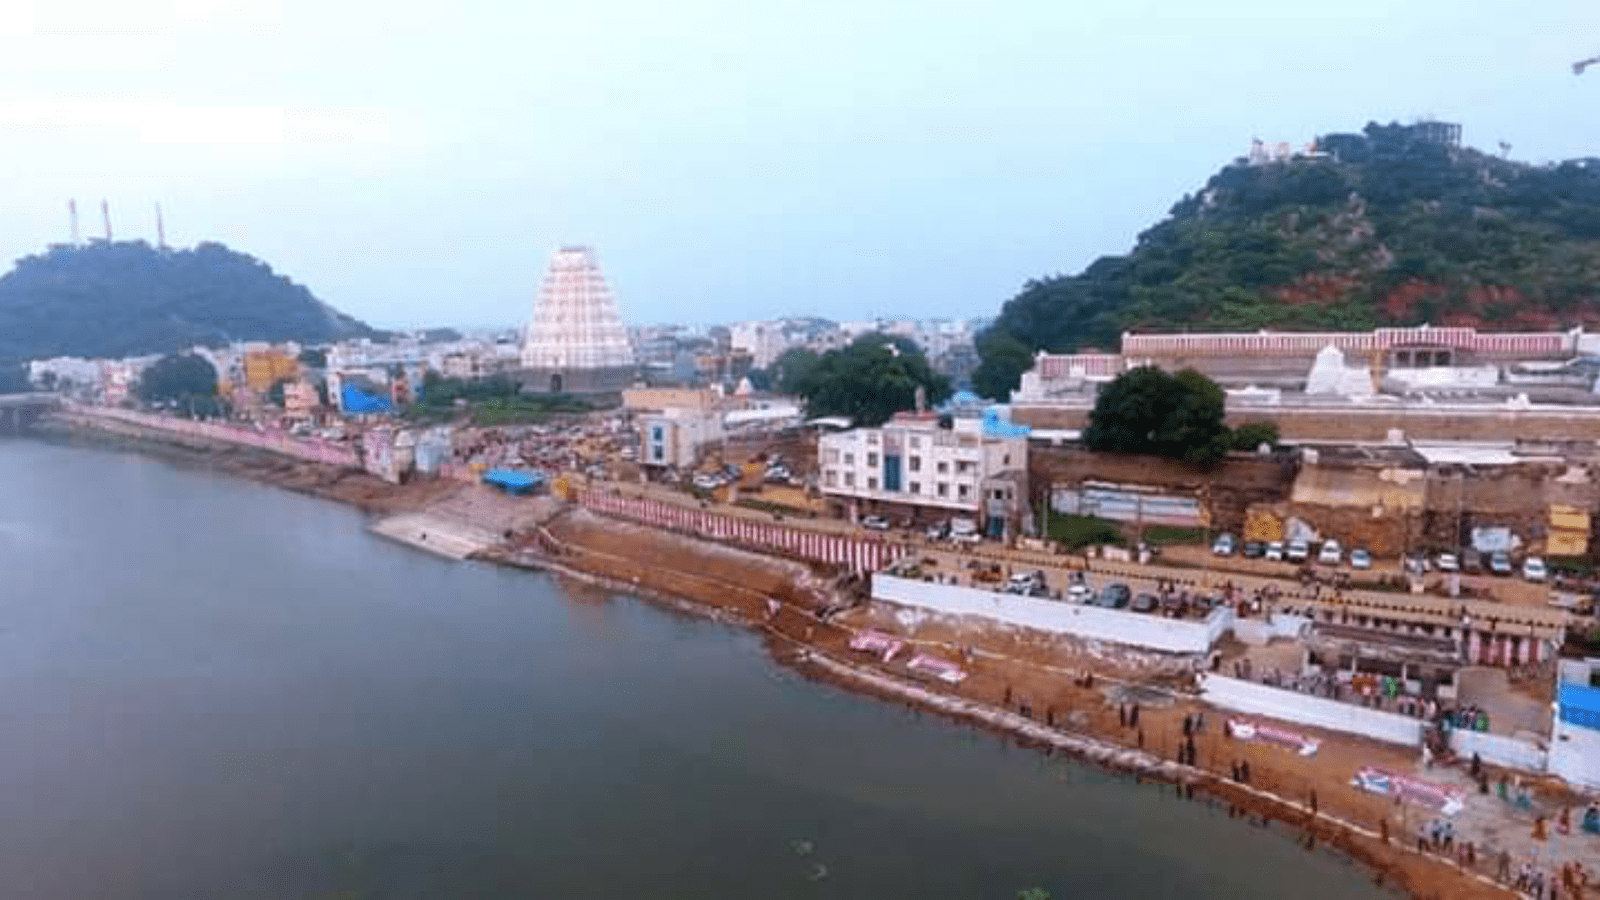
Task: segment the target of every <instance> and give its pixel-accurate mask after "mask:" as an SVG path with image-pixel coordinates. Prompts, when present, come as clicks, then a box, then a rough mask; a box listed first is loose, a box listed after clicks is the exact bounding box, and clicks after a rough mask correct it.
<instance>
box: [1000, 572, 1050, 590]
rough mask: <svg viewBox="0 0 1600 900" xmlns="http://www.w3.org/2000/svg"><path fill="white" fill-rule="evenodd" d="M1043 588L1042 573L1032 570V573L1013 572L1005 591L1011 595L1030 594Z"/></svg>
mask: <svg viewBox="0 0 1600 900" xmlns="http://www.w3.org/2000/svg"><path fill="white" fill-rule="evenodd" d="M1043 588H1044V572H1043V570H1040V569H1034V570H1033V571H1032V572H1014V573H1012V575H1011V580H1010V581H1009V582H1008V583H1007V584H1006V590H1008V591H1010V592H1011V593H1013V594H1031V593H1033V592H1034V591H1037V590H1042V589H1043Z"/></svg>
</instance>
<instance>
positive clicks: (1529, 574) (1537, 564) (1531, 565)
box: [1522, 556, 1550, 581]
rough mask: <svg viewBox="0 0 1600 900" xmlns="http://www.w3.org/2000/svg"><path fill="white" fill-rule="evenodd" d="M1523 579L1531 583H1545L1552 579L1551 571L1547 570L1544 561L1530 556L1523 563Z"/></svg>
mask: <svg viewBox="0 0 1600 900" xmlns="http://www.w3.org/2000/svg"><path fill="white" fill-rule="evenodd" d="M1522 577H1523V578H1526V579H1528V580H1529V581H1543V580H1545V579H1546V578H1549V577H1550V570H1549V569H1547V568H1545V565H1544V560H1543V559H1540V558H1539V557H1537V556H1530V557H1528V558H1527V559H1525V560H1523V561H1522Z"/></svg>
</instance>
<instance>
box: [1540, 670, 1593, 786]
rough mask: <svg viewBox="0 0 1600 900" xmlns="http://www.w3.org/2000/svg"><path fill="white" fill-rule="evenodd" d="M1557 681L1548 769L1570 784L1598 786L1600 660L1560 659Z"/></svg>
mask: <svg viewBox="0 0 1600 900" xmlns="http://www.w3.org/2000/svg"><path fill="white" fill-rule="evenodd" d="M1556 682H1557V684H1556V701H1555V704H1554V706H1555V723H1554V724H1555V727H1554V729H1553V730H1552V733H1551V735H1550V761H1549V767H1550V771H1551V772H1553V773H1555V774H1556V775H1560V776H1561V777H1562V778H1565V779H1566V780H1567V781H1568V782H1569V783H1571V784H1575V785H1581V786H1583V787H1587V788H1600V660H1595V659H1588V660H1577V659H1564V660H1561V661H1560V662H1559V663H1558V665H1557V670H1556Z"/></svg>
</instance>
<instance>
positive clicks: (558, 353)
mask: <svg viewBox="0 0 1600 900" xmlns="http://www.w3.org/2000/svg"><path fill="white" fill-rule="evenodd" d="M522 369H523V371H522V373H521V374H522V389H523V390H525V391H531V392H535V393H546V392H548V393H601V392H610V391H620V390H622V389H623V388H626V387H628V386H630V385H631V384H632V383H633V380H634V376H635V373H636V370H637V367H636V365H635V362H634V355H633V346H632V345H631V344H629V343H628V329H627V328H626V327H625V326H624V325H623V324H622V317H621V316H619V315H618V314H617V303H616V300H615V298H613V297H612V296H611V289H610V287H608V286H607V285H606V278H605V275H604V274H603V273H601V271H600V262H599V260H598V259H597V258H596V257H595V253H594V251H593V250H592V249H590V248H588V247H562V248H561V249H559V250H557V251H556V253H555V256H553V257H551V259H550V268H549V270H548V271H547V272H546V273H545V276H544V284H543V286H541V287H540V289H539V298H538V300H537V301H536V302H535V303H534V306H533V321H531V322H530V323H529V324H528V331H527V334H526V336H525V337H524V339H523V343H522Z"/></svg>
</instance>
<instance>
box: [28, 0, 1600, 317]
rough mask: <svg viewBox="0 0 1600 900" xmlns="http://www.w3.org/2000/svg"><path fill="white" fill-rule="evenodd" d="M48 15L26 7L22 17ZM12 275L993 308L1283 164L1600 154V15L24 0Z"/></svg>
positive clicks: (677, 300) (760, 307)
mask: <svg viewBox="0 0 1600 900" xmlns="http://www.w3.org/2000/svg"><path fill="white" fill-rule="evenodd" d="M19 6H20V10H19ZM6 7H7V12H6V15H5V16H4V17H0V134H4V135H5V149H6V161H7V164H8V166H9V168H10V170H11V177H10V178H8V179H7V192H8V193H9V197H8V200H9V202H8V203H7V204H6V212H7V214H6V215H4V216H3V217H0V258H3V259H5V260H14V259H16V258H19V257H21V256H25V255H27V254H30V253H36V252H39V251H41V250H43V249H44V248H45V247H46V246H47V245H48V244H50V243H55V242H59V241H64V240H66V239H67V237H68V234H69V224H68V216H67V201H68V200H69V199H72V198H75V199H76V200H77V203H78V209H79V214H80V217H81V219H82V221H83V223H84V224H83V227H84V230H85V231H86V232H93V233H99V232H100V231H101V230H102V229H101V225H100V216H99V212H100V210H99V206H100V201H101V200H102V199H105V200H106V201H108V202H109V204H110V211H111V219H112V229H113V234H114V236H115V237H116V238H117V239H119V240H120V239H125V238H141V237H142V238H145V239H146V240H149V241H151V242H152V243H153V242H154V240H155V231H156V229H155V213H154V207H155V204H157V203H159V204H161V208H162V213H163V217H164V219H165V225H166V235H167V240H168V242H169V243H170V244H173V245H176V246H190V245H193V244H195V243H197V242H200V241H203V240H216V241H221V242H223V243H225V244H227V245H229V246H230V247H233V248H234V249H237V250H240V251H243V252H246V253H250V254H252V255H254V256H256V257H257V258H259V259H262V260H264V261H266V262H268V263H269V264H271V265H272V266H273V268H274V269H276V270H277V271H278V272H279V273H281V274H284V275H287V276H289V277H290V278H292V279H294V280H295V281H297V282H300V283H302V284H305V285H307V286H308V287H310V288H311V290H312V291H313V293H315V294H316V295H317V296H318V297H320V298H321V299H323V300H326V301H328V302H329V303H332V304H333V305H335V306H337V307H339V308H341V309H343V310H345V311H346V312H349V313H351V314H353V315H356V316H358V317H360V318H362V319H365V320H367V321H369V322H371V323H372V324H374V325H378V326H383V327H407V326H422V325H467V326H485V325H509V324H516V323H520V322H522V321H523V320H525V319H526V318H527V317H528V315H529V313H530V312H531V308H532V304H533V299H534V293H535V289H536V286H537V284H538V281H539V279H540V277H541V276H542V273H543V270H544V267H545V265H546V263H547V261H548V258H549V255H550V253H551V252H552V251H553V250H554V249H555V248H556V247H558V246H560V245H563V244H575V243H576V244H589V245H592V246H594V247H595V248H596V249H597V251H598V253H599V256H600V260H601V264H602V266H603V267H604V269H605V271H606V274H607V276H608V278H609V280H610V282H611V285H612V288H613V290H614V291H615V293H616V295H617V299H618V304H619V307H620V309H621V311H622V314H623V316H624V318H626V319H627V320H628V321H630V322H632V323H636V324H642V323H650V322H670V321H682V322H692V323H709V322H719V321H734V320H741V319H760V318H772V317H777V316H781V315H787V314H795V315H820V316H826V317H829V318H833V319H840V320H851V319H866V318H873V317H878V316H912V317H918V318H930V317H950V318H962V317H968V316H986V315H993V314H995V313H996V312H997V311H998V309H999V307H1000V305H1001V304H1002V303H1003V302H1004V301H1005V300H1006V299H1007V298H1009V297H1011V296H1012V295H1014V294H1015V293H1016V292H1017V291H1018V290H1019V289H1020V288H1021V286H1022V285H1023V284H1024V283H1025V282H1026V281H1027V280H1028V279H1030V278H1035V277H1040V276H1045V275H1051V274H1057V273H1071V272H1077V271H1079V270H1080V269H1082V268H1083V267H1084V266H1085V265H1087V264H1088V263H1089V262H1091V261H1093V260H1094V259H1095V258H1096V257H1098V256H1100V255H1103V254H1107V253H1122V252H1126V251H1127V250H1128V249H1129V248H1130V247H1131V246H1132V244H1133V242H1134V240H1135V238H1136V237H1137V235H1138V233H1139V232H1140V231H1142V230H1143V229H1145V228H1147V227H1149V226H1150V225H1151V224H1153V223H1154V222H1156V221H1157V220H1159V219H1160V218H1161V217H1162V216H1163V215H1164V214H1165V213H1166V211H1167V210H1168V209H1169V208H1170V207H1171V206H1172V204H1173V203H1175V202H1176V201H1177V200H1179V199H1180V198H1181V197H1182V196H1183V195H1184V194H1185V193H1188V192H1192V191H1194V190H1196V189H1198V188H1199V187H1200V186H1201V185H1203V184H1204V182H1205V180H1206V179H1207V178H1208V177H1209V176H1210V175H1211V174H1212V173H1213V172H1215V171H1216V170H1217V169H1218V168H1219V167H1221V166H1222V165H1224V164H1226V163H1227V162H1228V161H1229V160H1231V159H1233V158H1234V157H1237V156H1240V155H1243V154H1244V153H1245V152H1246V151H1247V149H1248V147H1249V144H1250V140H1251V139H1252V138H1255V137H1259V138H1261V139H1262V140H1265V141H1268V142H1269V143H1276V142H1278V141H1291V142H1295V143H1303V142H1305V141H1308V140H1311V139H1312V138H1313V137H1315V136H1316V135H1317V134H1319V133H1327V132H1331V131H1354V130H1359V129H1360V128H1361V127H1362V126H1363V125H1364V124H1365V123H1366V122H1368V121H1370V120H1377V121H1383V122H1388V121H1391V120H1399V121H1411V120H1413V119H1415V118H1417V117H1437V118H1441V119H1445V120H1448V121H1455V122H1460V123H1462V124H1463V126H1464V140H1465V142H1466V143H1467V144H1469V145H1472V146H1476V147H1479V148H1480V149H1486V150H1491V151H1493V150H1495V149H1496V147H1497V144H1498V142H1500V141H1502V140H1503V141H1506V142H1508V143H1510V144H1511V145H1512V150H1511V156H1512V157H1514V158H1519V159H1525V160H1530V161H1534V162H1543V161H1548V160H1557V159H1565V158H1571V157H1580V156H1600V70H1594V69H1591V70H1590V71H1589V72H1588V73H1587V74H1585V75H1583V76H1581V77H1579V76H1575V75H1574V74H1573V73H1572V70H1571V63H1572V62H1574V61H1576V60H1578V59H1582V58H1585V57H1589V56H1594V55H1596V54H1600V7H1597V6H1596V4H1595V2H1594V0H1541V2H1537V3H1528V2H1526V0H1521V2H1509V0H1473V2H1472V3H1461V2H1459V0H1454V2H1448V3H1447V2H1442V0H1407V2H1404V3H1396V2H1394V0H1342V2H1339V3H1325V4H1291V3H1284V2H1282V0H1275V2H1256V0H1227V2H1212V3H1197V2H1194V0H1172V2H1144V0H1116V2H1100V3H1091V2H1082V0H1079V2H1068V0H1030V2H1024V0H990V2H987V3H973V2H970V0H967V2H962V3H945V2H943V0H798V2H789V0H761V2H750V0H726V2H706V0H666V2H663V0H580V2H573V0H566V2H561V3H550V2H545V0H452V2H449V3H440V2H437V0H430V2H426V3H423V2H413V0H382V2H368V0H139V2H137V3H132V2H128V0H74V2H72V3H61V2H59V0H8V2H7V4H6Z"/></svg>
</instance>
